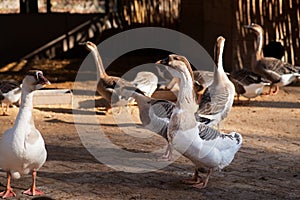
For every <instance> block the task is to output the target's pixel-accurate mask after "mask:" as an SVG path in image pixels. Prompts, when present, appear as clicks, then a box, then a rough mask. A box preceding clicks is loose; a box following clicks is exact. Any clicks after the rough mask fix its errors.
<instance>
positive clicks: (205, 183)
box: [193, 168, 213, 189]
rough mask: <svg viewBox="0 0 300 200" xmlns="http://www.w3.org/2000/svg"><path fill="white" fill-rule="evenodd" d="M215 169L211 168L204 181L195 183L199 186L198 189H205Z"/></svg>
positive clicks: (196, 186)
mask: <svg viewBox="0 0 300 200" xmlns="http://www.w3.org/2000/svg"><path fill="white" fill-rule="evenodd" d="M212 172H213V169H212V168H211V169H209V170H208V173H207V176H206V178H205V179H204V181H201V182H199V183H196V184H195V185H193V187H195V188H198V189H203V188H205V187H206V186H207V183H208V179H209V177H210V175H211V174H212Z"/></svg>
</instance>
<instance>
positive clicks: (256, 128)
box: [0, 83, 300, 199]
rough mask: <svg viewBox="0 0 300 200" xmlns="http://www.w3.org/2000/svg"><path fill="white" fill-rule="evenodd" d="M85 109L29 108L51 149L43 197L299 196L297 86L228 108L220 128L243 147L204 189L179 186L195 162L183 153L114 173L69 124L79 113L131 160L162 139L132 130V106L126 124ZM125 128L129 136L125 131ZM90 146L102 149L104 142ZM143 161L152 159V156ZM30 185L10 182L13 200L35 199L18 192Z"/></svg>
mask: <svg viewBox="0 0 300 200" xmlns="http://www.w3.org/2000/svg"><path fill="white" fill-rule="evenodd" d="M71 85H72V83H61V84H53V85H52V87H60V88H62V87H65V88H68V87H71ZM81 98H82V102H79V103H83V104H84V103H86V105H90V104H89V103H88V102H89V101H90V102H91V99H90V97H88V96H84V95H82V96H81ZM83 107H84V108H82V109H80V110H77V111H79V112H76V113H75V114H73V113H72V106H70V105H52V106H36V107H35V109H34V119H35V124H36V127H37V128H38V129H39V130H40V131H41V133H42V135H43V137H44V139H45V143H46V147H47V151H48V158H47V161H46V163H45V165H44V166H43V167H42V168H41V169H40V171H39V172H38V182H37V185H38V188H40V189H41V190H43V191H44V192H45V196H44V197H48V198H51V199H300V178H299V177H300V135H299V133H300V129H299V126H300V87H299V86H288V87H285V88H283V89H281V91H280V93H279V94H278V95H276V96H263V97H258V98H257V99H255V100H252V101H251V102H250V104H249V105H247V106H237V105H236V106H234V107H233V109H232V111H231V113H230V115H229V116H228V118H227V119H226V120H225V121H224V123H223V124H222V126H221V129H222V131H224V132H229V131H237V132H239V133H241V134H242V135H243V138H244V143H243V146H242V148H241V149H240V151H239V152H238V153H237V155H236V157H235V159H234V161H233V162H232V164H231V165H230V166H228V167H227V168H225V169H224V170H222V171H221V172H215V173H213V175H212V176H211V179H210V181H209V183H208V186H207V188H205V189H202V190H199V189H195V188H193V187H191V186H189V185H185V184H184V183H182V180H183V179H186V178H190V177H191V176H192V173H193V164H192V163H191V162H190V161H189V160H187V159H186V158H184V157H180V158H178V159H176V160H174V161H173V162H172V163H171V164H170V165H168V166H166V167H164V168H162V169H159V170H155V171H152V172H146V173H130V172H126V171H118V170H115V169H113V168H111V167H109V166H108V165H107V164H104V163H101V162H100V161H98V160H97V159H96V158H95V157H94V156H93V155H91V154H90V153H89V152H88V151H87V149H86V148H85V147H84V146H83V144H82V141H81V139H80V137H79V134H78V132H77V130H76V127H75V126H74V119H76V117H83V119H84V120H83V121H84V123H81V124H80V122H79V125H81V127H85V128H87V130H92V129H93V130H94V131H95V132H97V131H99V130H101V131H102V132H104V133H105V135H106V136H107V137H108V138H109V139H110V141H111V143H114V144H115V145H117V146H118V147H120V148H121V149H123V150H125V151H128V152H131V153H133V154H132V155H133V158H128V159H133V160H134V159H139V158H135V154H137V157H138V156H139V155H140V154H139V153H141V152H144V153H145V152H146V153H148V152H152V151H153V150H157V149H162V146H164V145H166V142H165V141H164V140H163V139H162V138H160V137H159V136H156V135H155V134H152V133H150V132H149V131H146V130H143V129H142V128H139V127H137V124H139V122H138V117H137V112H138V111H137V108H136V107H131V108H130V109H131V112H130V113H131V116H132V119H133V120H130V118H129V117H128V121H127V122H126V120H125V121H124V120H123V119H122V121H121V123H119V122H118V123H116V116H115V115H116V114H110V115H103V114H102V112H100V110H99V109H97V112H96V113H97V115H93V114H94V109H93V108H91V107H89V106H83ZM17 112H18V108H11V109H10V110H9V113H10V116H0V123H1V126H0V133H1V134H2V133H3V132H4V131H5V130H6V129H8V128H9V127H11V126H12V124H13V122H14V119H15V118H16V114H17ZM120 114H121V115H122V114H123V112H121V113H120ZM127 114H128V113H127ZM124 115H125V114H124ZM90 116H94V117H95V119H96V122H97V123H96V124H92V122H91V123H87V121H88V120H89V117H90ZM128 116H129V115H128ZM81 119H82V118H81ZM125 119H126V118H125ZM77 123H78V120H77ZM117 124H119V125H117ZM88 126H91V128H88ZM97 127H98V128H97ZM125 129H126V131H124V130H125ZM128 132H130V133H134V134H133V135H130V134H128ZM95 148H96V149H97V148H98V149H99V150H100V151H105V150H106V149H105V147H101V146H95ZM161 152H163V149H162V151H161ZM154 155H157V156H158V155H159V154H158V153H157V154H154ZM116 159H118V158H116ZM120 159H121V158H120ZM141 159H145V158H141ZM148 160H150V162H151V161H153V162H154V161H156V160H155V156H154V157H150V158H148ZM30 184H31V177H30V175H27V176H24V177H22V178H21V179H19V180H13V181H12V187H13V188H14V191H15V192H16V194H17V198H16V199H32V197H27V196H25V195H23V194H22V191H23V190H25V189H27V188H28V187H29V186H30ZM5 185H6V174H5V172H3V171H1V172H0V190H3V189H4V188H5ZM44 199H45V198H44Z"/></svg>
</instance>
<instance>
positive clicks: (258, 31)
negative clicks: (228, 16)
mask: <svg viewBox="0 0 300 200" xmlns="http://www.w3.org/2000/svg"><path fill="white" fill-rule="evenodd" d="M244 27H245V28H247V29H250V30H253V31H254V32H255V33H256V35H260V34H263V32H264V30H263V28H262V27H261V26H260V25H258V24H255V23H251V24H249V25H245V26H244Z"/></svg>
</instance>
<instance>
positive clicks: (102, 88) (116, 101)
mask: <svg viewBox="0 0 300 200" xmlns="http://www.w3.org/2000/svg"><path fill="white" fill-rule="evenodd" d="M84 44H85V46H86V48H87V49H88V50H89V51H91V53H92V55H93V57H94V59H95V63H96V66H97V73H98V76H99V78H98V84H97V92H98V93H99V94H100V95H101V96H102V97H103V98H104V99H105V100H106V101H108V103H109V104H110V105H111V106H118V105H126V104H127V102H128V99H122V97H121V96H118V95H117V94H116V92H115V90H116V88H119V87H123V86H128V87H134V85H133V84H132V83H130V82H129V81H126V80H124V79H122V78H120V77H116V76H109V75H108V74H107V73H106V72H105V69H104V66H103V62H102V59H101V56H100V54H99V51H98V48H97V46H96V45H95V44H94V43H92V42H89V41H88V42H85V43H84Z"/></svg>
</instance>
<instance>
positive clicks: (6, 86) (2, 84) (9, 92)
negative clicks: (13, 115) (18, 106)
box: [0, 79, 21, 115]
mask: <svg viewBox="0 0 300 200" xmlns="http://www.w3.org/2000/svg"><path fill="white" fill-rule="evenodd" d="M0 92H1V95H0V96H1V97H2V99H1V97H0V101H1V106H2V111H3V114H2V115H8V107H9V106H10V105H12V104H13V103H17V102H18V101H19V100H20V98H21V85H20V84H19V83H18V82H17V81H16V80H13V79H12V80H2V81H0ZM3 104H5V109H4V105H3Z"/></svg>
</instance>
